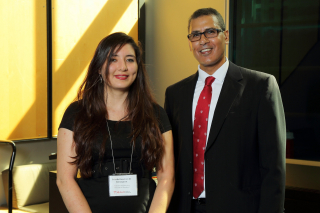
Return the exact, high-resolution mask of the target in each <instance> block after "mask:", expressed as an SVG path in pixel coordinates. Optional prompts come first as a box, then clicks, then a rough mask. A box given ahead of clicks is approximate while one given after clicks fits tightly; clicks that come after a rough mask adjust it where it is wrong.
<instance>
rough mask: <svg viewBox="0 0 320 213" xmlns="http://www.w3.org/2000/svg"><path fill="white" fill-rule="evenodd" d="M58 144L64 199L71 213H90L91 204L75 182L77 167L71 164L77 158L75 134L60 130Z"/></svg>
mask: <svg viewBox="0 0 320 213" xmlns="http://www.w3.org/2000/svg"><path fill="white" fill-rule="evenodd" d="M57 143H58V145H57V146H58V148H57V185H58V188H59V191H60V194H61V196H62V199H63V201H64V203H65V205H66V207H67V209H68V211H69V212H71V213H72V212H76V213H89V212H91V210H90V207H89V204H88V202H87V200H86V198H85V197H84V195H83V193H82V191H81V189H80V188H79V185H78V184H77V182H76V180H75V178H76V175H77V166H76V165H71V164H70V163H69V162H72V161H74V159H73V158H71V157H74V156H76V152H75V144H74V141H73V132H72V131H70V130H68V129H65V128H60V129H59V132H58V139H57Z"/></svg>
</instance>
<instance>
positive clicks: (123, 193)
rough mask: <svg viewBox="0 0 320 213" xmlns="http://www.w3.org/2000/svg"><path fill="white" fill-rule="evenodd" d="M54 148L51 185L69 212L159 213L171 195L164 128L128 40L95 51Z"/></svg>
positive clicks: (114, 38) (116, 38)
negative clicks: (153, 175) (154, 170)
mask: <svg viewBox="0 0 320 213" xmlns="http://www.w3.org/2000/svg"><path fill="white" fill-rule="evenodd" d="M57 143H58V151H57V153H58V158H57V185H58V187H59V190H60V193H61V195H62V198H63V201H64V203H65V205H66V207H67V209H68V210H69V212H77V213H79V212H94V213H96V212H112V213H114V212H166V209H167V207H168V205H169V202H170V199H171V196H172V193H173V188H174V168H173V167H174V158H173V141H172V132H171V126H170V123H169V121H168V118H167V116H166V113H165V111H164V110H163V108H161V107H160V106H159V105H157V104H156V103H155V101H154V100H153V97H152V95H151V92H150V88H149V87H148V82H147V77H146V72H145V69H144V65H143V63H142V60H141V51H140V48H139V47H138V46H137V45H136V43H135V42H134V41H133V39H132V38H131V37H130V36H128V35H126V34H124V33H114V34H111V35H109V36H107V37H106V38H104V39H103V40H102V41H101V42H100V43H99V45H98V47H97V49H96V51H95V54H94V57H93V59H92V61H91V63H90V65H89V68H88V73H87V76H86V78H85V80H84V82H83V83H82V85H81V86H80V88H79V91H78V98H77V101H76V102H74V103H72V104H70V106H69V107H68V109H67V110H66V112H65V114H64V116H63V119H62V121H61V124H60V127H59V132H58V140H57ZM153 167H156V168H157V179H158V185H157V187H156V186H155V183H154V181H153V180H152V179H151V169H152V168H153ZM78 170H79V172H80V176H81V178H79V179H76V176H77V171H78ZM123 173H125V174H123ZM136 179H137V180H136ZM137 182H138V184H137ZM136 184H137V185H138V186H136ZM137 188H138V189H137ZM136 194H138V195H136ZM119 195H120V196H119Z"/></svg>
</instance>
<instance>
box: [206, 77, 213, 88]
mask: <svg viewBox="0 0 320 213" xmlns="http://www.w3.org/2000/svg"><path fill="white" fill-rule="evenodd" d="M214 80H215V78H214V77H212V76H209V77H207V78H206V86H211V84H212V82H213V81H214Z"/></svg>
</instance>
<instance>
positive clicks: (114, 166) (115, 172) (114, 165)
mask: <svg viewBox="0 0 320 213" xmlns="http://www.w3.org/2000/svg"><path fill="white" fill-rule="evenodd" d="M107 128H108V132H109V136H110V142H111V153H112V159H113V169H114V174H115V175H121V174H130V173H131V164H132V155H133V144H134V141H133V143H132V145H131V161H130V170H129V173H118V174H117V171H116V164H115V163H114V155H113V147H112V139H111V133H110V129H109V124H108V120H107Z"/></svg>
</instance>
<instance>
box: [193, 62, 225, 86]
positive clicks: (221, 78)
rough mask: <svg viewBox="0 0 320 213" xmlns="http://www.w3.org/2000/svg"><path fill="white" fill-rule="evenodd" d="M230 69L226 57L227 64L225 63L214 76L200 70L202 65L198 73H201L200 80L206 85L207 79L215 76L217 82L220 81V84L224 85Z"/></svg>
mask: <svg viewBox="0 0 320 213" xmlns="http://www.w3.org/2000/svg"><path fill="white" fill-rule="evenodd" d="M228 68H229V60H228V58H227V57H226V62H224V64H222V66H221V67H219V69H217V71H215V72H214V73H213V74H212V75H209V74H208V73H206V72H205V71H203V70H202V69H200V65H198V71H199V79H198V80H200V81H202V82H203V83H205V81H206V78H207V77H209V76H213V77H214V78H215V79H216V80H215V81H219V82H220V83H223V82H224V79H225V77H226V74H227V71H228Z"/></svg>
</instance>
